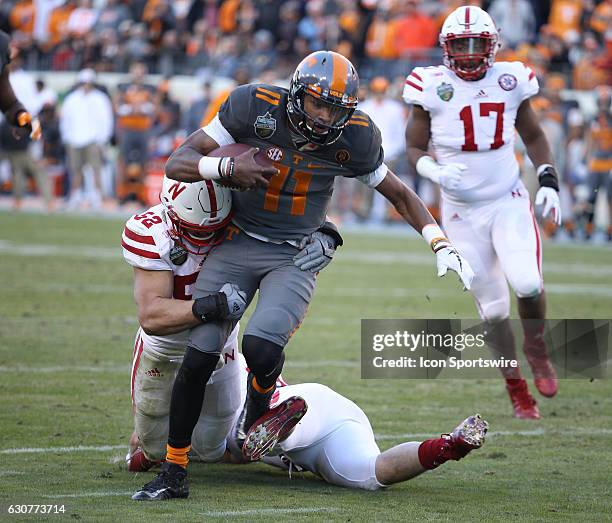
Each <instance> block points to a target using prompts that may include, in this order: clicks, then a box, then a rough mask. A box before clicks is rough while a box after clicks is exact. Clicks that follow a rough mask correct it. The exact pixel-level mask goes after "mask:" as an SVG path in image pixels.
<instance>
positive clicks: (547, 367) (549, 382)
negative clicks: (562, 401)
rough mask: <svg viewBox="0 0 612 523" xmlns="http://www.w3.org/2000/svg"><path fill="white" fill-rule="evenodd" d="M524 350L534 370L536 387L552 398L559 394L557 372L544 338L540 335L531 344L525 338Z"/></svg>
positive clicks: (542, 393) (543, 394) (541, 392)
mask: <svg viewBox="0 0 612 523" xmlns="http://www.w3.org/2000/svg"><path fill="white" fill-rule="evenodd" d="M523 350H524V352H525V357H526V358H527V361H528V362H529V366H530V367H531V371H532V372H533V381H534V383H535V386H536V389H538V392H539V393H540V394H541V395H542V396H546V397H547V398H552V397H553V396H554V395H555V394H557V390H558V386H557V373H556V371H555V368H554V367H553V365H552V363H551V362H550V359H549V358H548V351H547V350H546V344H545V343H544V340H543V339H542V338H541V337H539V338H537V339H534V340H531V341H530V342H529V345H527V340H525V345H524V347H523Z"/></svg>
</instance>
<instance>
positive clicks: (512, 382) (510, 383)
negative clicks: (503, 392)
mask: <svg viewBox="0 0 612 523" xmlns="http://www.w3.org/2000/svg"><path fill="white" fill-rule="evenodd" d="M524 382H525V380H524V379H523V378H518V379H514V378H506V386H507V387H508V388H509V389H516V388H520V387H521V386H522V385H523V383H524Z"/></svg>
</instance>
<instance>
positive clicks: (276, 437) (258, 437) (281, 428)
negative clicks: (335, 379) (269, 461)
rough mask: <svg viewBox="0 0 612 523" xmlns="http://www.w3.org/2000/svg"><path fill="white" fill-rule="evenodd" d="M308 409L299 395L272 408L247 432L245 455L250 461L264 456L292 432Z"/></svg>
mask: <svg viewBox="0 0 612 523" xmlns="http://www.w3.org/2000/svg"><path fill="white" fill-rule="evenodd" d="M307 410H308V405H307V404H306V401H304V399H303V398H300V397H299V396H292V397H291V398H288V399H286V400H285V401H283V402H282V403H279V404H278V405H277V406H276V407H274V408H273V409H270V410H269V411H268V412H266V413H265V414H264V415H263V416H261V417H260V418H259V419H258V420H257V421H256V422H255V423H253V425H252V426H251V428H250V429H249V431H248V432H247V435H246V438H245V440H244V444H243V445H242V454H243V456H244V457H245V458H246V459H247V460H249V461H257V460H260V459H261V458H263V457H264V456H265V455H266V454H268V453H269V452H270V451H271V450H272V448H273V447H274V445H276V444H277V443H278V442H279V441H283V440H284V439H286V438H287V437H288V436H289V434H291V431H292V430H293V428H294V427H295V426H296V425H297V424H298V423H299V421H300V420H301V419H302V418H303V417H304V414H306V411H307Z"/></svg>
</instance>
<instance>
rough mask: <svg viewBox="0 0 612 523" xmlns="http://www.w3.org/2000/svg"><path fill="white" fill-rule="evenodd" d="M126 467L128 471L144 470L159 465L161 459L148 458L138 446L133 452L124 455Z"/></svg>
mask: <svg viewBox="0 0 612 523" xmlns="http://www.w3.org/2000/svg"><path fill="white" fill-rule="evenodd" d="M125 461H126V463H127V468H128V470H129V471H130V472H146V471H147V470H149V469H151V468H153V467H155V466H157V465H159V464H160V463H161V461H151V460H149V459H148V458H147V457H146V456H145V454H144V451H143V450H142V449H141V448H140V447H138V448H137V449H136V450H135V451H134V452H132V453H131V454H130V453H128V455H127V456H126V457H125Z"/></svg>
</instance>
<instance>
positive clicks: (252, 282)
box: [147, 51, 473, 500]
mask: <svg viewBox="0 0 612 523" xmlns="http://www.w3.org/2000/svg"><path fill="white" fill-rule="evenodd" d="M358 88H359V78H358V75H357V72H356V70H355V68H354V67H353V64H351V62H350V61H349V60H347V59H346V58H344V57H343V56H342V55H339V54H338V53H334V52H331V51H318V52H316V53H312V54H310V55H309V56H307V57H306V58H305V59H304V60H303V61H302V62H301V63H300V64H299V65H298V67H297V69H296V71H295V73H294V75H293V78H292V80H291V85H290V88H289V90H287V89H282V88H278V87H276V86H272V85H263V84H248V85H243V86H240V87H238V88H236V89H235V90H234V91H233V92H232V93H231V94H230V96H229V98H228V100H227V101H226V102H225V103H224V105H223V106H222V107H221V109H220V110H219V112H218V114H217V115H216V116H215V118H214V119H213V121H212V122H211V123H210V124H208V125H207V126H205V127H203V128H202V129H200V130H198V131H196V132H195V133H193V134H192V135H191V136H189V137H188V138H187V140H186V141H185V142H184V143H183V144H182V145H181V146H180V147H179V148H177V149H176V151H174V153H173V154H172V156H171V157H170V159H169V160H168V163H167V164H166V175H167V176H168V177H170V178H173V179H175V180H179V181H183V182H196V181H201V180H202V179H217V180H220V181H221V182H223V183H231V184H233V185H234V186H236V187H239V188H242V189H247V190H244V191H242V192H236V193H234V199H233V209H234V211H235V214H234V217H233V223H232V224H230V225H229V227H228V230H227V236H226V239H225V241H224V242H223V243H222V244H221V245H219V246H218V247H217V248H216V249H215V250H214V251H212V252H211V253H210V255H209V256H208V257H207V259H206V260H205V262H204V264H203V267H202V271H201V272H200V274H199V276H198V279H197V282H196V285H195V289H194V297H195V298H198V297H200V296H205V295H208V294H211V293H213V292H216V291H217V290H218V289H220V288H221V286H222V285H224V284H225V283H228V282H229V283H232V284H234V285H237V286H238V287H239V288H240V289H242V290H243V291H245V293H246V295H247V304H248V303H250V301H251V300H252V299H253V296H254V295H255V292H256V291H257V290H259V299H258V302H257V306H256V308H255V310H254V312H253V315H252V317H251V319H250V321H249V323H248V325H247V327H246V330H245V332H244V336H243V338H242V352H243V354H244V357H245V358H246V361H247V364H248V366H249V369H250V373H249V376H248V382H247V400H246V402H245V406H244V408H243V412H242V414H241V417H240V419H239V423H238V427H237V438H238V439H239V440H240V439H243V438H244V436H245V434H246V432H247V431H248V429H249V427H250V426H251V425H252V424H253V422H254V421H255V420H256V419H258V418H259V417H260V416H261V415H262V414H263V413H265V412H266V411H267V410H268V408H269V404H270V398H271V397H272V394H273V392H274V389H275V382H276V378H277V377H278V376H279V374H280V372H281V370H282V366H283V362H284V353H283V349H284V347H285V345H286V344H287V342H288V341H289V338H290V337H291V335H292V334H293V333H294V332H295V331H296V330H297V329H298V327H299V326H300V324H301V322H302V320H303V319H304V316H305V314H306V310H307V308H308V304H309V303H310V300H311V297H312V294H313V291H314V287H315V277H316V273H317V272H318V271H319V270H320V269H321V268H322V267H323V266H324V265H323V264H317V265H315V266H310V265H312V264H310V263H308V262H307V260H308V259H309V258H310V256H313V255H314V256H315V257H317V258H319V259H321V258H322V259H325V258H326V254H327V253H330V254H331V253H333V251H334V249H335V248H336V247H337V242H336V241H334V240H333V238H329V237H327V238H326V237H324V236H322V235H321V234H320V233H318V232H317V230H318V229H319V228H320V227H321V225H322V224H323V223H324V221H325V214H326V211H327V207H328V204H329V202H330V199H331V195H332V192H333V186H334V180H335V177H337V176H345V177H350V178H357V179H358V180H359V181H360V182H362V183H364V184H366V185H368V186H369V187H372V188H376V190H377V191H378V192H380V193H381V194H382V195H383V196H385V197H386V198H387V199H388V200H389V201H390V202H391V203H392V204H393V205H394V207H395V208H396V209H397V211H398V212H399V214H400V215H401V216H402V217H403V218H404V219H405V220H406V221H407V222H408V223H409V224H410V225H411V226H412V227H414V228H415V229H416V230H417V231H419V232H420V233H422V234H423V236H424V238H425V240H426V241H427V243H428V244H429V245H430V246H431V248H432V250H433V251H434V253H435V254H436V259H437V265H438V274H439V275H440V276H443V275H444V274H446V272H447V270H448V269H451V270H454V271H456V272H457V273H458V274H459V277H460V278H461V280H462V282H463V286H464V287H466V288H469V287H470V283H471V280H472V278H473V272H472V270H471V268H470V266H469V265H468V263H467V262H466V261H465V260H464V259H463V258H461V256H460V255H459V254H458V253H457V251H456V250H455V249H454V248H453V246H452V245H451V243H450V242H449V241H448V240H447V239H446V238H445V236H444V234H443V232H442V231H441V229H440V228H439V227H438V225H437V224H436V222H435V220H434V219H433V218H432V216H431V215H430V214H429V212H428V210H427V207H426V206H425V205H424V203H423V202H422V201H421V200H420V199H419V197H418V196H417V195H416V194H415V193H414V192H413V191H412V190H411V189H409V188H408V187H407V186H405V185H404V184H403V183H402V182H401V181H400V180H399V179H398V177H397V176H395V174H393V173H392V172H391V171H389V169H388V168H387V166H386V165H385V164H384V153H383V149H382V146H381V135H380V131H379V130H378V128H377V127H376V125H375V124H374V123H373V122H372V121H371V120H370V118H369V117H368V116H367V115H366V114H365V113H363V112H361V111H358V110H356V107H357V102H358V100H357V91H358ZM233 143H242V144H246V145H250V146H252V149H250V150H248V151H246V152H244V153H241V154H239V155H236V156H235V157H232V156H229V157H221V158H219V157H211V156H207V155H208V154H209V153H211V152H212V151H213V150H215V149H217V148H219V147H220V146H225V145H230V144H233ZM258 150H261V151H262V152H265V154H266V155H267V157H268V159H270V160H271V161H273V162H274V164H273V165H274V166H270V165H268V166H262V165H260V164H259V163H257V162H256V161H255V158H254V157H255V154H256V153H257V152H258ZM235 323H236V322H235V321H227V320H224V321H215V322H208V323H207V324H202V325H199V326H197V327H196V328H194V329H193V330H192V332H191V336H190V339H189V343H188V346H187V351H186V353H185V358H184V360H183V364H182V367H181V369H180V370H179V372H178V376H177V379H176V381H175V383H174V389H173V394H172V401H171V406H170V430H169V437H168V453H167V456H166V460H167V461H166V463H165V464H164V468H163V469H162V472H161V473H160V475H159V476H158V478H156V479H155V480H154V481H153V482H151V484H150V486H148V487H147V488H149V490H151V494H152V495H150V496H148V497H147V499H150V500H155V499H168V498H171V497H176V496H174V495H173V494H172V493H173V492H181V493H182V494H183V495H184V493H185V489H184V483H186V471H185V468H184V465H185V464H186V462H187V458H186V455H187V452H188V451H189V448H190V443H191V439H190V438H191V434H192V432H193V428H194V426H195V424H196V422H197V419H198V415H199V412H200V411H201V407H202V401H203V397H204V387H205V384H206V382H207V381H208V379H209V378H210V376H211V374H212V372H213V370H214V368H215V365H216V364H217V362H218V359H219V353H220V351H221V349H222V348H223V346H224V344H225V340H226V339H227V337H228V335H229V334H230V332H231V331H232V329H233V328H234V325H235ZM166 487H167V488H166ZM158 491H159V492H161V494H160V495H159V496H158V495H155V492H158Z"/></svg>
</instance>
